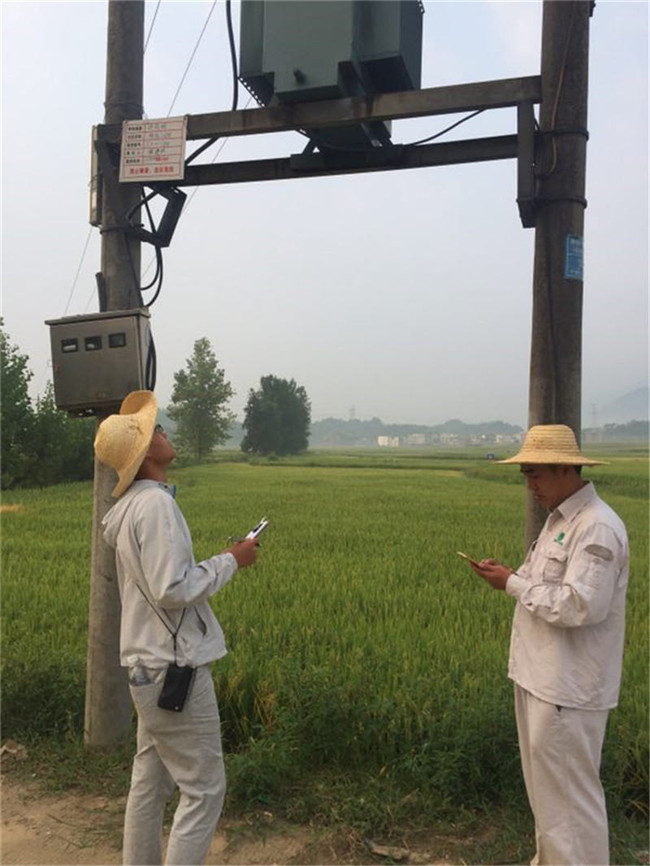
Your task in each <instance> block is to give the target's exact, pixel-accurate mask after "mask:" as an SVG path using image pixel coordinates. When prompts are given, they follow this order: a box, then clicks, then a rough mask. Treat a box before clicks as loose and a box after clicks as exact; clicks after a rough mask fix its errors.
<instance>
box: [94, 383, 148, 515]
mask: <svg viewBox="0 0 650 866" xmlns="http://www.w3.org/2000/svg"><path fill="white" fill-rule="evenodd" d="M157 413H158V407H157V406H156V398H155V396H154V394H153V392H152V391H131V393H130V394H127V395H126V397H125V398H124V400H123V401H122V405H121V406H120V413H119V415H109V416H108V418H106V420H105V421H102V423H101V424H100V425H99V429H98V431H97V435H96V436H95V454H96V455H97V459H98V460H101V462H102V463H106V464H107V465H108V466H112V467H113V469H115V471H116V472H117V474H118V477H119V481H118V483H117V484H116V486H115V488H114V490H113V496H115V497H116V498H117V497H118V496H121V495H122V494H123V493H124V491H125V490H126V489H127V487H129V486H130V485H131V483H132V482H133V479H134V478H135V476H136V474H137V472H138V469H139V468H140V466H141V465H142V461H143V460H144V456H145V454H146V453H147V451H148V449H149V445H150V443H151V437H152V436H153V430H154V427H155V425H156V415H157Z"/></svg>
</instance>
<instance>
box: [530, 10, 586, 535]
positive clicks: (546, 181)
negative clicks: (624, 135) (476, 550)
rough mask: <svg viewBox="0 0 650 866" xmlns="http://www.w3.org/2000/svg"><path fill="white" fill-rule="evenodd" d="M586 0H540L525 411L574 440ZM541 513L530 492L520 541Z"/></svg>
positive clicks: (537, 523) (578, 422)
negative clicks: (563, 426)
mask: <svg viewBox="0 0 650 866" xmlns="http://www.w3.org/2000/svg"><path fill="white" fill-rule="evenodd" d="M592 5H593V4H592V2H591V0H571V2H559V0H544V6H543V19H542V69H541V74H542V104H541V108H540V133H541V142H542V143H541V156H540V158H538V160H537V173H538V179H539V187H538V194H537V201H536V209H537V214H536V227H535V266H534V273H533V324H532V338H531V360H530V392H529V416H528V420H529V423H530V425H533V424H568V425H569V427H571V428H572V429H573V430H574V431H575V434H576V436H577V438H578V441H579V440H580V431H581V417H580V403H581V379H582V289H583V282H582V260H581V245H582V239H583V236H584V211H585V207H586V205H587V202H586V199H585V172H586V161H587V160H586V154H587V84H588V73H589V18H590V15H591V12H592ZM544 519H545V513H544V512H543V511H542V509H541V508H540V507H539V506H538V505H537V504H536V503H535V502H534V500H533V499H532V496H529V498H528V506H527V515H526V539H527V542H528V543H530V542H531V541H532V540H534V538H536V536H537V535H538V533H539V530H540V529H541V527H542V524H543V522H544Z"/></svg>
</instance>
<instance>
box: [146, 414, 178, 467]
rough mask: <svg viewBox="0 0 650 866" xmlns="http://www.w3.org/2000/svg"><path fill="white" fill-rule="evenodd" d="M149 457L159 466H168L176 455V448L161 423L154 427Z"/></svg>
mask: <svg viewBox="0 0 650 866" xmlns="http://www.w3.org/2000/svg"><path fill="white" fill-rule="evenodd" d="M147 457H148V458H149V459H150V460H152V461H153V462H154V463H156V464H158V465H159V466H168V465H169V464H170V463H171V462H172V460H173V459H174V457H176V449H175V448H174V446H173V445H172V443H171V442H170V441H169V439H168V438H167V434H166V433H165V431H164V429H163V428H162V427H161V426H160V424H156V426H155V427H154V431H153V436H152V437H151V444H150V445H149V451H148V452H147Z"/></svg>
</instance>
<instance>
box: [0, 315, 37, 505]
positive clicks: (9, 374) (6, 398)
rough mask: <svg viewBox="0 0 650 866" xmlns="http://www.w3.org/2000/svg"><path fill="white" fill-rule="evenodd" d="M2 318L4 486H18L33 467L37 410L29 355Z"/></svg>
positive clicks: (0, 367)
mask: <svg viewBox="0 0 650 866" xmlns="http://www.w3.org/2000/svg"><path fill="white" fill-rule="evenodd" d="M3 324H4V322H3V320H2V319H0V394H1V402H0V425H1V428H2V446H1V450H0V456H1V460H2V464H1V465H2V487H3V489H4V488H7V487H15V486H17V485H18V484H19V483H20V482H21V481H23V480H24V479H25V478H26V476H27V474H28V471H29V465H30V454H29V442H30V436H31V432H32V428H33V424H34V412H33V409H32V404H31V400H30V398H29V382H30V379H31V378H32V375H33V374H32V372H31V370H28V368H27V362H28V360H29V359H28V357H27V355H22V354H21V353H20V351H19V349H18V347H17V346H13V345H12V344H11V343H10V342H9V335H8V334H7V333H6V332H5V331H4V329H3V328H2V325H3Z"/></svg>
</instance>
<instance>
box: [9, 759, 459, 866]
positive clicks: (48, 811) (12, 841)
mask: <svg viewBox="0 0 650 866" xmlns="http://www.w3.org/2000/svg"><path fill="white" fill-rule="evenodd" d="M1 794H2V813H1V821H2V826H1V834H0V862H1V863H2V864H4V866H10V864H11V866H13V864H21V866H27V864H30V866H33V864H48V866H73V864H87V866H91V864H92V866H99V864H103V866H108V864H114V863H115V864H119V863H121V862H122V861H121V854H120V837H121V829H122V816H123V812H124V798H120V799H117V800H116V799H110V800H109V799H108V798H106V797H89V796H79V795H77V794H63V795H61V796H58V797H52V796H49V795H45V794H43V791H42V790H41V789H40V787H39V786H38V784H37V783H24V782H18V781H17V780H16V779H14V778H12V776H11V774H9V775H8V776H7V775H5V776H4V777H3V780H2V791H1ZM364 847H365V848H366V850H365V851H364ZM391 861H392V862H399V861H402V862H408V863H411V864H424V863H429V864H434V863H438V864H444V863H447V862H448V861H445V860H436V859H435V857H434V855H433V851H431V850H426V845H425V846H423V847H422V848H421V849H420V850H417V851H414V850H408V851H407V850H406V849H405V848H401V847H399V846H391V847H383V846H380V845H377V846H375V852H374V853H373V851H372V850H371V849H370V847H368V845H367V844H366V845H365V846H364V845H363V844H362V845H360V844H359V840H358V839H353V838H348V839H346V838H343V837H341V835H340V834H339V835H336V834H333V833H331V832H324V831H319V830H318V829H315V828H311V827H299V826H291V825H287V824H285V823H283V822H280V821H278V820H276V819H275V817H274V816H273V815H272V814H271V813H268V812H266V813H262V814H261V815H259V816H256V818H255V820H253V819H251V821H250V822H247V821H229V820H223V821H221V822H220V824H219V828H218V831H217V834H216V835H215V837H214V841H213V843H212V846H211V847H210V853H209V855H208V859H207V861H206V862H207V863H208V864H233V866H234V864H248V866H257V864H260V866H261V864H278V866H279V864H311V866H315V864H323V866H327V864H330V866H331V864H360V863H374V864H378V863H382V862H384V863H385V862H391Z"/></svg>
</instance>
